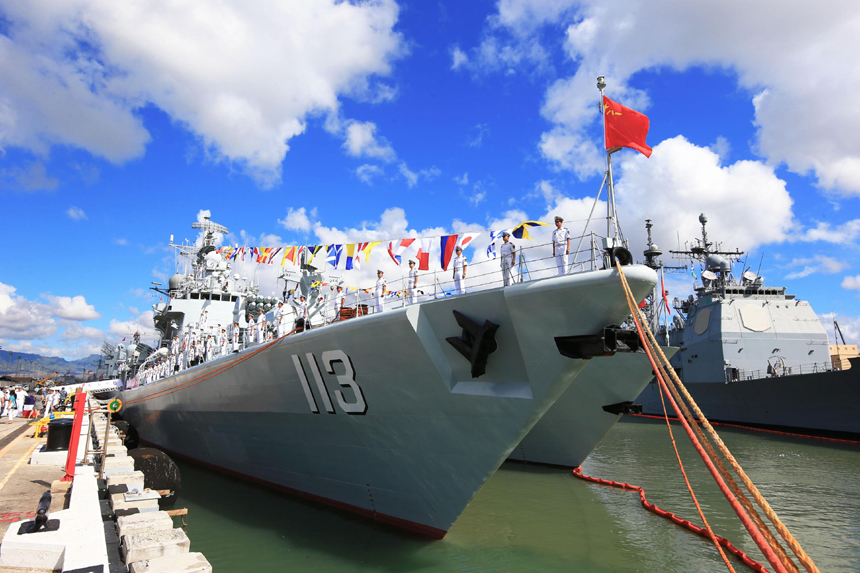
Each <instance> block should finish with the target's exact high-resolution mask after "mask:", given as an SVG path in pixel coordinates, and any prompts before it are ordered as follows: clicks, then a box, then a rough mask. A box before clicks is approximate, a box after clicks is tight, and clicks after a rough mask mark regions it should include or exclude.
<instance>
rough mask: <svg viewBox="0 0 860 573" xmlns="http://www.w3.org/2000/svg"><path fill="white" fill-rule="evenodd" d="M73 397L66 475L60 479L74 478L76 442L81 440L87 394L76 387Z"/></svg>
mask: <svg viewBox="0 0 860 573" xmlns="http://www.w3.org/2000/svg"><path fill="white" fill-rule="evenodd" d="M73 397H74V399H75V406H74V408H75V421H74V423H73V424H72V438H71V439H70V440H69V455H68V456H66V475H65V477H63V479H62V480H61V481H72V480H73V479H74V478H75V465H77V461H78V442H80V441H81V426H82V425H83V423H84V410H86V404H87V395H86V393H85V392H84V391H83V390H82V389H81V388H78V390H77V392H75V393H74V395H73Z"/></svg>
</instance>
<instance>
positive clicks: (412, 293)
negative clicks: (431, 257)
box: [406, 259, 418, 304]
mask: <svg viewBox="0 0 860 573" xmlns="http://www.w3.org/2000/svg"><path fill="white" fill-rule="evenodd" d="M417 289H418V269H416V268H415V261H413V260H412V259H409V280H408V281H407V282H406V296H407V297H408V300H409V304H415V301H416V300H417V299H418V290H417Z"/></svg>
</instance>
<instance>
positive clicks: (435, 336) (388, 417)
mask: <svg viewBox="0 0 860 573" xmlns="http://www.w3.org/2000/svg"><path fill="white" fill-rule="evenodd" d="M193 227H194V228H197V229H200V230H201V232H202V234H203V237H202V241H201V243H202V245H200V246H194V247H192V246H188V245H183V246H178V245H177V246H176V247H177V248H178V249H179V254H180V255H182V256H183V257H185V258H186V259H188V260H189V262H190V271H189V272H188V273H186V274H177V275H175V276H173V277H171V279H170V281H169V284H168V288H167V289H165V290H163V291H160V292H163V293H164V294H166V295H167V297H168V300H167V301H166V302H161V303H158V304H157V305H154V311H155V318H154V323H155V327H156V329H157V330H158V331H159V333H160V334H161V342H160V343H159V344H158V349H157V350H156V351H155V352H154V353H152V354H151V355H150V356H148V357H147V358H146V361H147V362H146V363H145V364H143V363H141V364H138V365H136V366H135V367H134V368H132V369H131V370H130V371H129V372H128V376H130V378H128V379H127V380H126V389H125V390H124V391H123V392H122V393H121V398H122V401H123V409H122V416H123V418H124V419H125V420H126V421H128V422H129V423H130V424H132V425H133V426H134V427H135V429H136V430H137V432H138V434H139V435H140V437H141V439H142V440H143V441H145V442H148V443H151V444H153V445H155V446H157V447H159V448H162V449H164V450H165V451H167V452H170V453H172V454H175V455H178V456H181V457H185V458H189V459H192V460H196V461H197V462H200V463H202V464H204V465H207V466H209V467H212V468H214V469H217V470H218V471H223V472H227V473H230V474H234V475H237V476H240V477H244V478H247V479H250V480H253V481H257V482H261V483H264V484H268V485H270V486H274V487H277V488H280V489H282V490H285V491H288V492H293V493H298V494H300V495H303V496H305V497H308V498H311V499H314V500H318V501H321V502H324V503H328V504H331V505H334V506H337V507H340V508H343V509H347V510H350V511H353V512H357V513H359V514H363V515H365V516H368V517H371V518H374V519H376V520H379V521H384V522H387V523H390V524H394V525H397V526H400V527H403V528H406V529H409V530H412V531H414V532H418V533H421V534H423V535H426V536H429V537H433V538H441V537H442V536H444V535H445V533H446V532H447V531H448V529H449V528H450V527H451V525H452V524H453V523H454V521H455V520H456V519H457V517H458V516H459V515H460V513H461V512H462V511H463V509H464V508H465V507H466V505H467V504H468V503H469V501H470V500H471V499H472V497H473V496H474V495H475V494H476V493H477V491H478V490H479V489H480V487H481V486H482V485H483V483H484V482H485V481H486V480H487V479H488V478H489V477H490V476H491V475H492V474H493V473H494V472H495V470H496V469H497V468H498V467H499V466H500V465H501V463H502V462H503V461H504V460H505V459H506V458H507V456H508V455H509V454H510V453H511V451H512V450H513V449H514V448H515V446H517V444H518V443H520V442H521V440H522V439H523V438H524V437H525V436H526V434H527V433H528V432H529V430H531V429H532V427H533V426H534V425H535V424H536V423H537V422H538V421H539V420H540V419H541V417H542V416H543V415H544V414H545V413H546V412H547V410H549V409H550V407H551V406H552V405H553V403H554V402H556V400H557V399H558V398H559V396H561V395H563V394H565V395H567V394H568V393H570V395H571V396H573V397H574V398H575V401H576V402H577V408H581V409H582V411H584V412H589V413H591V412H594V413H600V414H601V415H604V416H605V419H601V420H599V421H595V419H596V418H597V416H594V415H592V414H589V415H590V416H592V417H587V418H583V420H581V421H580V422H579V426H578V429H577V431H576V432H574V433H573V434H572V435H568V436H565V437H564V441H563V442H562V443H561V444H559V445H560V446H562V447H568V446H570V445H571V444H572V445H573V447H575V449H576V451H577V452H579V453H578V454H577V455H587V453H588V452H590V451H591V449H592V448H593V447H594V446H595V444H596V443H597V442H598V441H599V439H600V438H601V437H602V435H603V433H605V429H608V428H604V426H606V425H607V424H609V425H611V423H614V421H615V420H617V419H618V417H619V413H609V412H606V411H604V410H603V407H604V406H607V405H610V406H611V405H614V404H616V403H618V402H626V401H628V400H629V399H630V398H631V397H632V396H631V394H630V389H629V388H628V387H627V385H628V381H627V380H625V379H624V377H618V376H605V377H603V378H602V379H599V380H598V377H592V380H591V382H589V383H587V384H582V385H581V384H580V373H581V372H582V371H583V369H584V368H585V367H586V366H587V365H588V366H590V365H591V364H592V363H593V364H597V361H596V360H597V359H595V360H589V359H590V358H592V357H594V356H602V358H599V360H600V361H602V364H603V365H604V367H609V366H610V365H611V364H613V361H614V360H615V359H616V358H619V357H621V356H622V353H618V354H616V355H615V356H612V357H606V356H607V355H611V354H613V353H614V352H615V351H617V350H625V349H626V346H625V345H624V344H623V343H619V342H618V340H617V339H618V338H619V335H618V334H617V331H618V328H617V327H615V326H613V325H618V324H621V323H622V322H623V321H624V320H625V319H626V318H627V316H628V314H629V312H628V308H627V304H626V301H625V297H624V294H623V291H622V287H621V284H620V279H619V276H618V272H617V270H615V269H614V268H613V267H612V263H611V261H613V260H614V256H613V255H620V254H622V253H623V251H620V250H619V247H615V246H613V243H608V244H609V245H610V247H609V248H608V249H607V250H606V251H604V252H601V251H599V250H596V251H595V252H596V255H597V258H598V259H599V261H600V262H599V264H594V262H593V261H592V266H593V269H594V270H586V271H583V272H576V273H570V274H565V275H562V276H546V277H545V278H536V279H534V280H528V281H526V280H522V279H523V278H525V276H526V275H521V276H520V280H515V282H514V283H513V284H511V285H509V286H492V285H490V286H487V287H486V288H484V289H483V290H477V291H475V292H470V293H468V294H463V295H459V296H450V297H441V298H436V297H433V298H431V299H429V300H419V301H418V302H416V303H414V304H409V305H406V304H403V305H402V306H401V307H400V308H392V309H387V310H386V311H385V312H375V313H369V314H368V313H365V312H364V309H365V306H364V305H361V304H359V303H360V301H358V300H357V301H356V303H357V305H356V308H354V309H346V310H347V311H349V310H351V311H352V316H354V317H352V318H347V319H343V317H344V313H341V314H340V315H338V316H334V315H332V314H331V313H329V312H327V310H326V309H327V307H328V305H329V300H328V299H329V296H330V289H331V285H325V284H323V283H324V282H325V279H324V277H323V276H322V274H321V273H320V272H318V271H317V269H315V268H314V267H312V266H311V265H309V264H307V263H306V262H305V263H304V264H302V266H301V268H300V271H296V272H292V271H287V272H285V273H284V279H285V280H287V281H291V282H294V283H295V284H296V289H295V293H294V295H293V296H292V297H291V298H290V301H292V300H294V299H295V298H296V297H297V296H298V295H299V294H301V295H304V296H305V297H306V299H307V300H308V301H310V305H309V306H308V307H307V308H306V309H305V308H300V309H297V308H296V306H295V305H286V307H287V308H288V310H287V312H286V317H287V318H286V320H288V321H289V323H290V324H289V325H290V332H289V333H288V334H287V335H285V336H281V337H275V338H274V339H273V340H266V339H265V338H264V339H263V342H261V343H256V342H252V341H251V337H250V336H248V334H249V331H248V330H246V329H247V328H248V322H247V321H246V319H247V315H248V314H249V313H259V311H260V310H262V311H263V312H264V315H265V316H266V318H267V324H268V325H271V324H272V323H273V322H274V321H275V319H276V316H275V314H274V303H275V302H276V299H274V298H270V297H261V296H260V292H259V287H258V286H256V285H254V284H253V282H249V281H246V280H244V279H242V278H240V277H239V276H238V274H231V272H232V270H231V263H230V262H229V261H227V260H225V259H224V258H223V257H222V256H221V255H219V254H218V253H217V252H216V245H215V242H216V240H215V237H216V233H226V232H227V229H226V228H224V227H222V226H220V225H217V224H216V223H213V222H212V221H210V220H208V219H206V220H205V221H204V222H202V223H195V224H194V225H193ZM171 244H172V240H171ZM627 255H628V257H627V258H628V259H629V252H628V253H627ZM619 258H620V257H619ZM495 264H496V265H498V263H495ZM472 267H474V265H473V266H472ZM601 267H602V268H601ZM495 268H496V269H498V266H496V267H495ZM583 268H584V267H583ZM625 269H626V270H625V274H626V276H627V280H628V282H629V283H630V286H631V289H632V291H633V294H634V296H635V297H636V299H637V300H642V299H643V298H644V297H645V296H646V295H647V294H648V293H649V292H651V291H652V290H653V288H654V286H655V284H656V280H657V279H656V274H655V273H654V271H653V270H652V269H649V268H647V267H646V266H643V265H632V264H631V265H630V266H626V267H625ZM496 274H498V275H499V276H498V281H497V282H498V283H499V285H501V272H499V271H498V270H496V271H493V276H494V277H495V275H496ZM288 284H289V282H288ZM297 310H298V312H297ZM202 316H206V317H207V318H206V324H205V325H201V323H200V321H201V317H202ZM346 316H351V315H350V314H349V312H347V313H346ZM234 322H237V323H238V324H239V329H240V331H239V333H238V335H237V336H240V339H241V343H240V348H239V349H238V351H236V352H232V348H231V351H228V352H226V353H222V354H221V355H219V356H216V357H213V358H212V359H210V360H207V361H205V362H202V363H198V364H196V365H192V364H194V363H193V362H189V363H186V362H185V361H180V362H178V363H176V364H173V363H172V362H173V360H172V357H173V356H174V349H175V348H176V344H177V343H176V342H175V341H174V337H176V338H177V340H180V339H182V338H183V337H185V336H186V335H187V334H188V333H189V331H191V332H192V334H194V331H195V330H197V331H200V330H203V332H204V333H205V332H206V329H207V325H216V324H217V325H221V326H222V327H223V325H229V324H232V323H234ZM294 327H295V328H294ZM228 332H230V331H228ZM197 334H198V335H199V334H200V333H199V332H197ZM230 336H231V337H232V332H230ZM622 336H623V335H622ZM165 364H167V365H168V368H167V371H166V374H164V372H165V369H164V366H165ZM181 364H187V367H186V368H184V369H183V368H182V366H181ZM159 368H160V372H162V373H163V377H161V378H160V379H159V378H157V377H156V378H155V379H152V378H147V377H146V376H145V373H147V372H150V373H151V372H152V371H153V370H154V369H159ZM648 372H649V373H650V368H649V369H648ZM146 382H148V383H146ZM636 393H638V389H637V390H636ZM633 396H635V394H633ZM610 422H611V423H610ZM591 424H596V425H599V426H600V427H599V428H597V429H595V428H592V427H590V425H591Z"/></svg>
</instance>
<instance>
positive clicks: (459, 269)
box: [452, 246, 469, 294]
mask: <svg viewBox="0 0 860 573" xmlns="http://www.w3.org/2000/svg"><path fill="white" fill-rule="evenodd" d="M454 251H455V252H456V255H455V256H454V260H453V261H452V263H453V265H454V294H466V287H465V286H464V281H465V280H466V267H467V266H469V263H467V262H466V257H464V256H463V247H460V246H458V247H457V248H456V249H454Z"/></svg>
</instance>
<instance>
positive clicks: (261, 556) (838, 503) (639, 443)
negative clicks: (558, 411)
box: [178, 419, 860, 573]
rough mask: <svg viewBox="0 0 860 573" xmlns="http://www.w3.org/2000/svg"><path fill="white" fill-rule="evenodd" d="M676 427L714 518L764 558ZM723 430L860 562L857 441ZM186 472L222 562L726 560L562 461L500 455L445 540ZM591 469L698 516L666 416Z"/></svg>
mask: <svg viewBox="0 0 860 573" xmlns="http://www.w3.org/2000/svg"><path fill="white" fill-rule="evenodd" d="M674 428H675V435H676V440H677V442H678V446H679V449H680V451H681V456H682V458H683V460H684V462H685V467H686V468H687V472H688V474H689V476H690V479H691V482H692V483H693V485H694V488H695V490H696V494H697V496H698V498H699V502H700V503H701V505H702V508H703V510H704V511H705V516H706V517H707V518H708V521H709V522H710V523H711V526H712V527H713V528H714V530H715V531H716V533H717V534H718V535H722V536H724V537H727V538H728V539H730V540H731V541H732V543H734V544H735V545H736V546H737V547H739V548H741V549H742V550H744V551H746V552H747V553H748V554H749V555H750V556H751V557H752V558H753V559H756V560H758V561H760V562H761V563H763V564H765V565H767V563H766V561H765V560H764V558H763V557H762V556H761V554H760V553H759V552H758V551H757V549H756V547H755V545H754V544H753V543H752V541H751V540H750V539H749V537H748V536H747V534H746V532H745V530H744V529H743V527H742V526H741V525H740V523H739V522H738V520H737V518H736V517H735V515H734V513H733V512H732V510H731V508H730V507H729V505H728V503H727V502H726V501H725V499H724V498H723V497H722V495H721V494H720V492H719V490H718V489H717V488H716V486H715V485H714V483H713V480H712V479H711V477H710V475H709V474H708V473H707V471H706V470H705V469H704V467H703V465H702V463H701V460H699V458H698V457H697V456H696V454H695V452H694V450H693V449H692V447H691V446H690V444H689V442H688V441H687V440H686V436H685V435H684V434H683V432H682V430H681V429H680V427H677V426H674ZM718 431H720V434H721V435H722V436H723V438H724V441H725V442H726V444H727V445H728V446H729V448H730V449H731V450H732V452H733V453H734V454H735V456H736V457H737V459H738V461H739V462H740V463H741V465H742V466H743V467H744V469H745V470H746V471H747V473H748V474H749V475H750V477H751V478H752V479H753V481H754V482H755V483H756V484H757V485H758V486H759V489H760V490H761V491H762V492H763V493H764V494H765V496H766V497H767V498H768V500H769V501H770V503H771V505H772V506H773V508H774V509H775V510H776V511H777V513H778V514H779V515H780V517H781V518H782V520H783V521H784V522H785V523H786V525H787V526H788V527H789V529H790V530H791V531H792V533H793V534H794V535H795V537H797V539H798V540H799V541H800V542H801V544H802V545H803V546H804V548H805V549H806V551H807V552H808V553H809V554H810V555H811V556H812V558H813V559H814V560H815V562H816V564H817V565H818V567H819V568H820V570H821V571H823V572H845V573H848V572H851V573H856V572H857V571H860V445H850V444H839V443H835V442H825V441H819V440H811V439H803V438H791V437H786V436H778V435H775V434H768V433H762V432H754V431H747V430H738V429H732V428H718ZM180 469H181V471H182V481H183V484H182V494H181V498H180V500H179V504H178V507H187V508H188V509H189V516H188V523H189V526H188V534H189V537H190V538H191V550H192V551H201V552H203V553H204V554H205V555H206V557H207V558H208V559H209V561H210V562H211V563H212V565H213V567H214V570H215V571H216V572H217V573H228V572H233V571H236V572H240V571H241V572H246V571H290V572H304V571H314V572H318V571H321V572H332V573H336V572H347V571H381V572H394V571H427V572H431V571H455V572H517V571H565V572H578V571H587V572H601V571H612V572H628V571H629V572H634V571H635V572H655V573H657V572H659V573H672V572H678V573H681V572H684V573H686V572H702V573H705V572H712V571H721V570H722V571H725V570H726V569H725V566H724V565H723V564H722V562H721V561H720V558H719V556H718V554H717V553H716V550H715V548H714V547H713V545H712V544H710V542H707V541H706V540H703V539H702V538H700V537H698V536H695V535H693V534H691V533H688V532H687V531H685V530H682V529H680V528H678V527H676V526H674V525H673V524H672V523H670V522H668V521H666V520H664V519H662V518H660V517H657V516H655V515H653V514H651V513H649V512H647V511H646V510H645V509H644V508H643V507H642V506H641V505H640V503H639V496H638V494H636V493H632V492H628V491H623V490H620V489H615V488H608V487H605V486H600V485H594V484H589V483H585V482H583V481H580V480H578V479H575V478H574V477H572V475H571V473H570V471H569V470H566V469H563V468H550V467H543V466H535V465H524V464H515V463H505V464H503V465H502V467H501V468H500V469H499V471H498V472H496V474H495V475H494V476H493V477H492V478H491V479H490V480H489V481H488V482H487V483H486V485H484V487H483V488H482V489H481V491H480V492H478V495H477V496H475V499H474V500H473V501H472V503H471V504H470V505H469V507H468V508H467V509H466V511H465V512H463V514H462V515H461V516H460V519H459V520H458V521H457V522H456V523H455V524H454V527H453V528H452V529H451V531H450V532H449V533H448V535H447V536H446V537H445V539H443V540H441V541H428V540H424V539H421V538H418V537H415V536H413V535H410V534H408V533H403V532H400V531H398V530H395V529H392V528H390V527H387V526H384V525H380V524H375V523H373V522H370V521H368V520H366V519H363V518H360V517H357V516H353V515H351V514H348V513H343V512H340V511H337V510H334V509H331V508H328V507H325V506H321V505H318V504H315V503H311V502H307V501H304V500H301V499H296V498H295V497H291V496H289V495H286V494H281V493H278V492H273V491H270V490H267V489H265V488H261V487H258V486H256V485H252V484H248V483H246V482H242V481H239V480H236V479H233V478H230V477H225V476H223V475H220V474H217V473H214V472H211V471H209V470H206V469H203V468H200V467H198V466H194V465H190V464H187V463H180ZM583 471H584V472H585V473H586V474H589V475H593V476H595V477H601V478H606V479H613V480H617V481H626V482H628V483H632V484H635V485H641V486H643V487H644V488H645V492H646V495H647V496H648V499H649V501H651V502H652V503H655V504H657V505H658V506H660V507H662V508H663V509H666V510H669V511H672V512H674V513H676V514H678V515H679V516H681V517H683V518H686V519H689V520H691V521H692V522H693V523H697V524H698V523H699V518H698V516H697V514H696V510H695V507H694V506H693V503H692V501H691V500H690V496H689V494H688V493H687V490H686V487H685V485H684V481H683V478H682V476H681V474H680V471H679V469H678V464H677V461H676V459H675V455H674V452H673V450H672V445H671V442H670V441H669V438H668V432H667V430H666V426H665V423H663V422H661V421H657V420H643V419H632V420H631V419H625V420H624V421H622V422H621V423H619V424H617V425H616V426H615V428H613V429H612V431H611V432H610V433H609V434H608V435H607V437H606V438H605V439H604V440H603V442H602V443H601V444H600V445H599V446H598V447H597V448H596V449H595V451H594V452H593V453H592V455H591V456H590V457H589V459H588V460H587V461H586V463H585V464H584V465H583ZM735 564H736V569H737V571H739V572H740V571H748V569H747V568H746V567H744V566H743V564H741V563H740V562H739V561H735Z"/></svg>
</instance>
